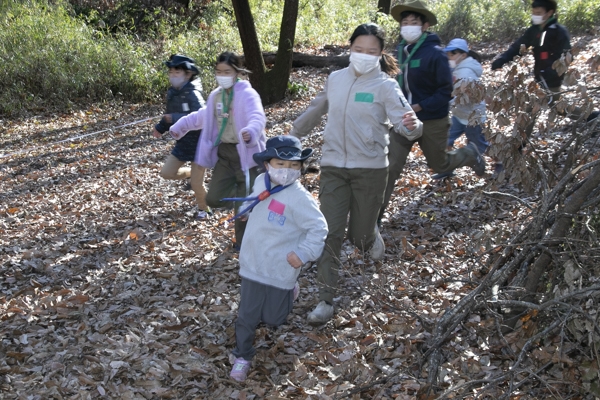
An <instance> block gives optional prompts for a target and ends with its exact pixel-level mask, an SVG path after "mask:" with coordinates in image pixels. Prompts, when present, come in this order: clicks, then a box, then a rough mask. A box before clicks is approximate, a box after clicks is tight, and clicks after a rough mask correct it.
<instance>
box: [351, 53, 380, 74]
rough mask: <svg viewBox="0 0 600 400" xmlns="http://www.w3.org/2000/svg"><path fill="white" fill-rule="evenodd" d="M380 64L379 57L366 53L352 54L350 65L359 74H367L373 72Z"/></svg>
mask: <svg viewBox="0 0 600 400" xmlns="http://www.w3.org/2000/svg"><path fill="white" fill-rule="evenodd" d="M377 64H379V56H372V55H370V54H365V53H354V52H351V53H350V65H352V68H354V70H355V71H356V72H358V73H359V74H361V75H362V74H366V73H367V72H371V71H373V70H374V69H375V68H377Z"/></svg>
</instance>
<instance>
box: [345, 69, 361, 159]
mask: <svg viewBox="0 0 600 400" xmlns="http://www.w3.org/2000/svg"><path fill="white" fill-rule="evenodd" d="M357 79H358V78H357V77H355V78H354V82H352V85H350V89H349V90H348V96H347V97H346V105H345V107H344V126H343V128H342V132H343V133H344V168H346V165H347V164H348V151H347V146H346V118H347V111H348V102H349V101H350V94H351V93H352V88H353V87H354V84H355V83H356V81H357Z"/></svg>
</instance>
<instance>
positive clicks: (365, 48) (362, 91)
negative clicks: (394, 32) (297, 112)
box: [291, 24, 422, 324]
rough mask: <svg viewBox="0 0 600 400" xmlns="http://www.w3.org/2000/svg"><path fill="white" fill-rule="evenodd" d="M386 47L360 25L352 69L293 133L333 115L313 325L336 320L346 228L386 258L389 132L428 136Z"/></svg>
mask: <svg viewBox="0 0 600 400" xmlns="http://www.w3.org/2000/svg"><path fill="white" fill-rule="evenodd" d="M383 48H384V32H383V30H382V29H381V28H380V27H379V26H378V25H375V24H363V25H360V26H359V27H357V28H356V29H355V30H354V33H353V34H352V36H351V37H350V66H349V67H348V68H344V69H342V70H339V71H335V72H333V73H332V74H331V75H330V76H329V78H328V79H327V83H326V84H325V88H324V89H323V91H322V92H321V93H319V94H318V95H317V97H315V98H314V99H313V100H312V102H311V104H310V106H309V107H308V109H307V110H306V111H305V112H304V113H303V114H302V115H301V116H300V117H298V119H296V121H294V125H293V130H292V132H291V134H292V135H295V136H298V137H302V136H306V135H307V134H308V133H309V132H310V131H311V130H312V129H313V128H314V127H315V126H316V125H317V124H319V123H320V122H321V117H322V116H323V115H324V114H325V113H327V114H328V117H327V125H326V126H325V131H324V132H323V148H322V153H323V156H322V158H321V180H320V191H319V199H320V201H321V211H322V212H323V215H325V219H326V220H327V225H328V227H329V234H328V236H327V241H326V244H325V250H324V251H323V255H322V256H321V258H320V259H319V261H318V280H319V298H320V302H319V304H318V305H317V307H316V308H315V309H314V310H313V311H312V312H311V313H310V314H309V315H308V322H309V323H312V324H320V323H324V322H326V321H328V320H329V319H330V318H331V317H332V316H333V298H334V297H335V294H336V288H337V284H338V282H337V281H338V268H339V267H338V263H339V254H340V250H341V247H342V242H343V240H344V234H345V230H346V225H348V238H349V240H350V241H351V242H353V243H354V244H355V245H356V246H358V247H359V248H360V249H361V250H369V249H370V250H369V252H370V256H371V258H372V259H381V258H382V257H383V255H384V252H385V245H384V243H383V239H382V238H381V235H380V234H379V231H378V229H377V216H378V213H379V208H380V207H381V206H382V204H383V196H384V192H385V188H386V184H387V176H388V158H387V153H388V149H387V146H388V144H389V135H390V134H391V135H404V136H406V137H407V138H409V139H410V140H416V139H417V138H418V137H419V136H420V135H421V133H422V123H421V121H419V120H418V119H417V117H416V115H415V113H414V112H413V111H412V109H411V107H410V105H409V104H408V102H407V101H406V99H405V98H404V95H403V94H402V91H401V90H400V87H399V86H398V82H397V81H396V80H395V79H393V78H391V76H393V75H396V74H397V73H398V66H397V64H396V60H395V59H394V58H393V57H391V56H389V55H387V54H384V53H383ZM390 75H391V76H390ZM390 128H393V129H392V130H390ZM348 214H350V218H349V219H348Z"/></svg>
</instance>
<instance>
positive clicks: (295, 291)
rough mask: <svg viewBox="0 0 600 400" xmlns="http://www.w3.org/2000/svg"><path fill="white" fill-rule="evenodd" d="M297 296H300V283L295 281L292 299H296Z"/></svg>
mask: <svg viewBox="0 0 600 400" xmlns="http://www.w3.org/2000/svg"><path fill="white" fill-rule="evenodd" d="M298 296H300V285H299V284H298V282H296V284H295V285H294V301H296V299H297V298H298Z"/></svg>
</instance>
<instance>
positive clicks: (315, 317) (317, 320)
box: [307, 300, 333, 325]
mask: <svg viewBox="0 0 600 400" xmlns="http://www.w3.org/2000/svg"><path fill="white" fill-rule="evenodd" d="M331 317H333V306H332V305H331V304H329V303H327V302H326V301H325V300H321V301H320V302H319V304H317V306H316V307H315V309H314V310H312V311H311V312H309V313H308V317H307V320H308V323H309V324H311V325H321V324H324V323H326V322H327V321H329V320H330V319H331Z"/></svg>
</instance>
